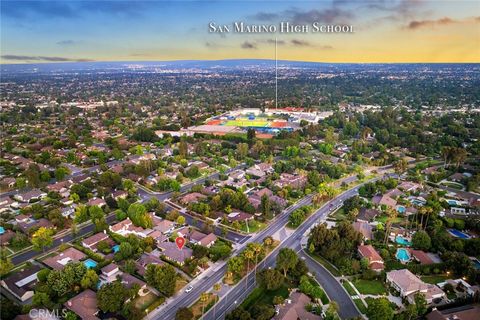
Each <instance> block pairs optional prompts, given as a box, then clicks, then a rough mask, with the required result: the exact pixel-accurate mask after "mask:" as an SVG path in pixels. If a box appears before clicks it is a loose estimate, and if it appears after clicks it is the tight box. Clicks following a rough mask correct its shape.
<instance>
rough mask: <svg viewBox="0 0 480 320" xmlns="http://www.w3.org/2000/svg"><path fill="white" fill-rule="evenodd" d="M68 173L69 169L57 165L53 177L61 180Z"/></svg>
mask: <svg viewBox="0 0 480 320" xmlns="http://www.w3.org/2000/svg"><path fill="white" fill-rule="evenodd" d="M69 174H70V170H69V169H68V168H66V167H63V166H62V167H58V168H57V169H56V170H55V179H57V180H58V181H60V180H63V179H65V177H66V176H67V175H69Z"/></svg>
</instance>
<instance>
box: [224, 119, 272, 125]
mask: <svg viewBox="0 0 480 320" xmlns="http://www.w3.org/2000/svg"><path fill="white" fill-rule="evenodd" d="M269 124H270V123H269V122H268V121H264V120H248V119H246V120H240V119H239V120H228V121H227V122H226V123H225V125H226V126H235V127H267V126H268V125H269Z"/></svg>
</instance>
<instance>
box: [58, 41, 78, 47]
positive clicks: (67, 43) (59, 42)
mask: <svg viewBox="0 0 480 320" xmlns="http://www.w3.org/2000/svg"><path fill="white" fill-rule="evenodd" d="M57 44H58V45H59V46H72V45H74V44H77V42H76V41H73V40H61V41H58V42H57Z"/></svg>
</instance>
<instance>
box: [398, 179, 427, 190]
mask: <svg viewBox="0 0 480 320" xmlns="http://www.w3.org/2000/svg"><path fill="white" fill-rule="evenodd" d="M398 188H399V189H402V190H403V191H405V192H415V191H417V190H421V189H422V185H421V184H419V183H416V182H412V181H403V182H402V183H400V185H399V186H398Z"/></svg>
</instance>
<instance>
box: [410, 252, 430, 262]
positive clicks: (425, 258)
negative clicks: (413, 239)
mask: <svg viewBox="0 0 480 320" xmlns="http://www.w3.org/2000/svg"><path fill="white" fill-rule="evenodd" d="M410 253H411V255H412V257H413V259H415V260H416V261H418V262H419V263H420V264H432V263H434V261H433V259H432V258H431V257H430V256H429V255H428V253H426V252H425V251H422V250H413V249H410Z"/></svg>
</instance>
